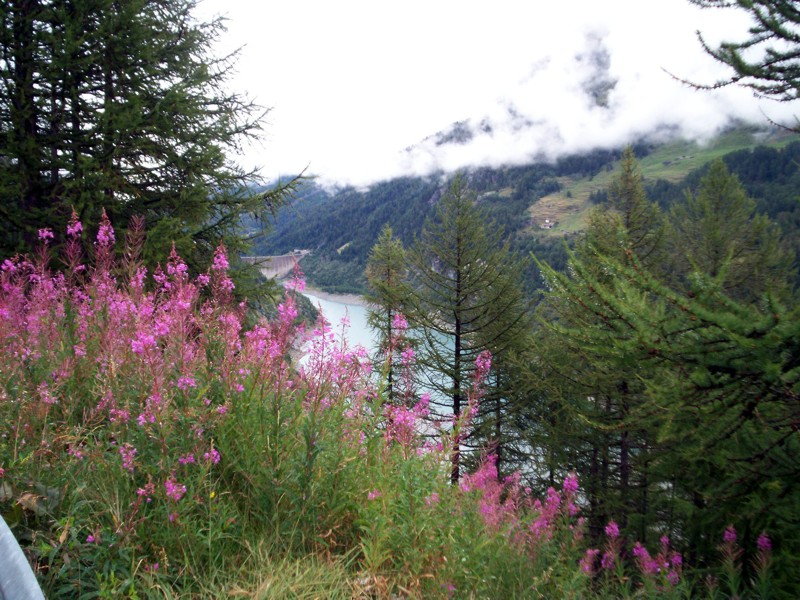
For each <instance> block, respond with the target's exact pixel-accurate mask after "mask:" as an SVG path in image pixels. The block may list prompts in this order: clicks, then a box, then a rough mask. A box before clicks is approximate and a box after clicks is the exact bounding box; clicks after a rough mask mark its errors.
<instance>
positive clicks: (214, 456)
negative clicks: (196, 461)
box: [203, 448, 220, 464]
mask: <svg viewBox="0 0 800 600" xmlns="http://www.w3.org/2000/svg"><path fill="white" fill-rule="evenodd" d="M203 460H205V461H206V462H211V463H213V464H217V463H218V462H219V461H220V455H219V452H217V449H216V448H212V449H211V450H209V451H208V452H206V453H205V454H203Z"/></svg>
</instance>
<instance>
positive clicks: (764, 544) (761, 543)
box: [0, 469, 772, 552]
mask: <svg viewBox="0 0 800 600" xmlns="http://www.w3.org/2000/svg"><path fill="white" fill-rule="evenodd" d="M0 470H2V469H0ZM756 545H757V546H758V549H759V550H761V551H762V552H769V551H770V550H772V540H770V539H769V536H768V535H767V534H766V533H762V534H761V535H759V536H758V539H757V540H756Z"/></svg>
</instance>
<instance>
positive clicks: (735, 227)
mask: <svg viewBox="0 0 800 600" xmlns="http://www.w3.org/2000/svg"><path fill="white" fill-rule="evenodd" d="M670 224H671V230H672V232H671V236H670V238H671V246H672V252H671V253H670V254H671V255H672V257H673V259H674V261H675V262H676V271H677V274H678V275H682V276H683V279H684V283H685V284H686V285H688V282H687V281H686V277H687V276H688V275H690V274H691V273H693V272H701V273H705V274H707V275H708V276H709V277H711V278H716V279H719V282H720V285H721V289H722V291H723V292H724V293H725V294H726V295H728V296H730V297H731V298H735V299H737V300H740V301H744V302H755V301H757V300H759V299H760V298H761V297H762V295H763V294H764V293H765V292H766V291H767V290H770V291H771V292H772V293H777V292H779V291H781V290H782V291H783V292H786V291H787V289H788V287H789V281H790V278H791V277H792V260H793V257H792V256H791V253H790V252H789V251H787V250H786V249H784V248H783V247H782V244H781V234H780V229H779V228H778V227H777V226H776V225H775V224H774V223H772V222H771V221H770V220H769V219H768V218H767V217H766V216H765V215H759V214H756V203H755V201H754V200H753V199H751V198H749V197H748V196H747V192H745V190H744V188H743V187H742V185H741V183H739V179H738V178H737V177H736V175H733V174H731V173H730V172H729V171H728V168H727V167H726V166H725V163H724V162H723V161H722V160H717V161H714V162H713V163H711V167H710V168H709V171H708V174H707V175H706V176H705V177H704V178H703V179H702V180H701V182H700V187H699V188H698V190H697V192H696V193H694V194H693V193H687V196H686V201H685V202H684V203H679V204H676V205H675V206H674V207H673V209H672V210H671V211H670Z"/></svg>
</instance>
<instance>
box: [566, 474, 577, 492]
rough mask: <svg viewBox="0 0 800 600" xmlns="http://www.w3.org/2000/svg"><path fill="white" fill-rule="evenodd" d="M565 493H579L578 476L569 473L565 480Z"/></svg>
mask: <svg viewBox="0 0 800 600" xmlns="http://www.w3.org/2000/svg"><path fill="white" fill-rule="evenodd" d="M564 492H565V493H567V494H575V493H577V492H578V476H577V475H576V474H575V473H569V474H567V476H566V477H565V478H564Z"/></svg>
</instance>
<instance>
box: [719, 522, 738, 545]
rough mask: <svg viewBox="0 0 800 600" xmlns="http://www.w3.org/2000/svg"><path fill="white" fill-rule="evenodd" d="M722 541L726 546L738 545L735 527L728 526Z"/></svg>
mask: <svg viewBox="0 0 800 600" xmlns="http://www.w3.org/2000/svg"><path fill="white" fill-rule="evenodd" d="M722 540H723V541H724V542H725V543H726V544H734V543H736V529H734V527H733V525H728V527H727V528H726V529H725V533H724V534H723V536H722Z"/></svg>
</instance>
